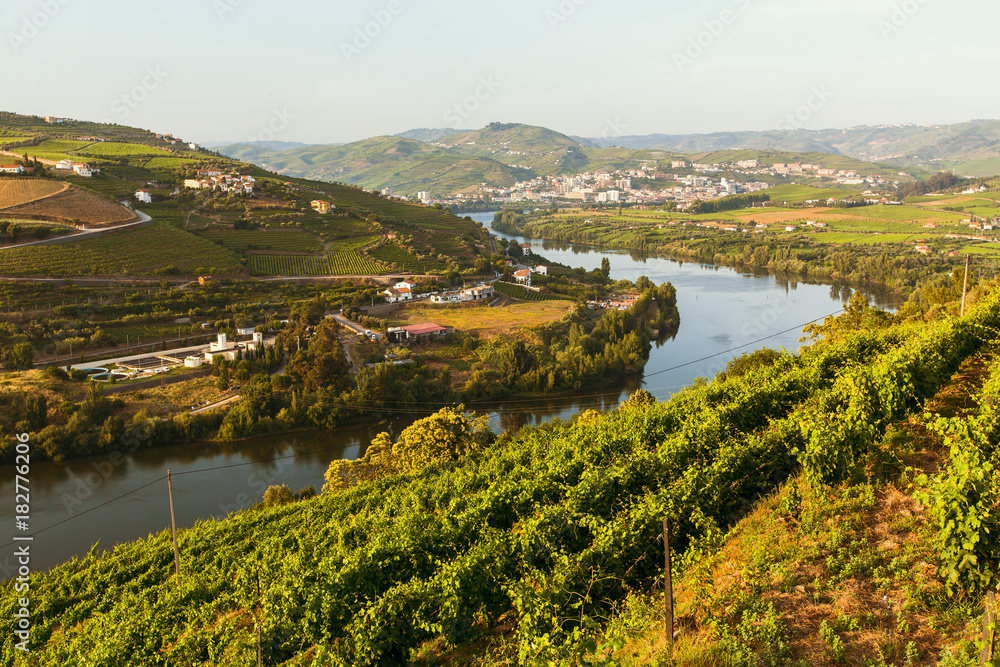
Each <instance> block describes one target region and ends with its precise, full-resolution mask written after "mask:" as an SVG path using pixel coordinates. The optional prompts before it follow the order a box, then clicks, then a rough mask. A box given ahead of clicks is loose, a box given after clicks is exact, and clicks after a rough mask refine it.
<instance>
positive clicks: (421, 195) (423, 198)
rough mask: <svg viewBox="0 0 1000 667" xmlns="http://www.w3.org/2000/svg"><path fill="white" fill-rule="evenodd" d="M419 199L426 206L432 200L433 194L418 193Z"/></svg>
mask: <svg viewBox="0 0 1000 667" xmlns="http://www.w3.org/2000/svg"><path fill="white" fill-rule="evenodd" d="M417 199H419V200H420V201H422V202H423V203H425V204H426V203H427V202H429V201H430V200H431V193H429V192H426V191H421V192H418V193H417Z"/></svg>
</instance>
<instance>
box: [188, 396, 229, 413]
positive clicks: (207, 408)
mask: <svg viewBox="0 0 1000 667" xmlns="http://www.w3.org/2000/svg"><path fill="white" fill-rule="evenodd" d="M238 400H240V394H239V392H237V393H236V394H235V395H234V396H229V397H227V398H224V399H222V400H221V401H216V402H215V403H212V404H210V405H206V406H205V407H203V408H197V409H196V410H192V411H191V414H193V415H199V414H201V413H202V412H209V411H210V410H218V409H219V408H223V407H225V406H227V405H229V404H230V403H235V402H236V401H238Z"/></svg>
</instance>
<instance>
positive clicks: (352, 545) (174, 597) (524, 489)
mask: <svg viewBox="0 0 1000 667" xmlns="http://www.w3.org/2000/svg"><path fill="white" fill-rule="evenodd" d="M998 325H1000V295H998V294H994V295H992V296H989V297H988V298H986V299H984V300H982V301H980V303H979V304H977V305H976V306H975V307H974V308H973V309H972V310H971V313H970V314H969V315H968V316H967V317H965V318H963V319H961V320H958V319H954V318H945V319H941V320H938V321H936V322H933V323H924V322H917V323H913V324H901V325H895V326H890V327H887V328H880V329H875V330H870V331H865V330H861V331H854V332H852V333H851V334H850V335H847V336H845V337H843V338H842V339H840V340H839V341H836V342H827V343H820V344H816V345H814V346H813V347H812V348H808V349H806V350H804V351H803V352H802V353H801V354H800V355H798V356H794V355H789V354H783V355H779V356H778V357H777V358H776V359H775V360H773V361H772V362H770V363H769V364H765V365H762V366H758V367H753V368H750V369H745V370H744V371H743V372H742V373H739V374H733V375H732V376H728V377H726V378H720V379H717V380H716V381H714V382H712V383H709V384H702V385H698V386H695V387H692V388H689V389H687V390H685V391H683V392H681V393H680V394H678V395H676V396H675V397H674V398H673V399H671V400H670V401H668V402H666V403H659V404H649V403H646V402H643V401H636V402H629V403H626V404H625V405H623V406H622V407H621V408H620V409H618V410H617V411H615V412H612V413H607V414H603V415H602V414H596V413H588V414H587V415H585V416H584V418H582V419H580V420H579V421H578V422H577V423H575V424H561V425H559V424H557V425H552V426H550V427H546V428H541V429H525V430H523V431H522V432H520V433H519V434H518V435H516V436H506V437H504V439H503V440H502V441H501V442H499V443H497V444H495V445H493V446H487V447H486V448H485V449H483V450H482V451H478V452H475V453H471V454H466V455H464V456H462V457H460V458H459V459H458V460H456V461H454V462H449V463H439V464H432V466H431V467H430V468H429V469H427V470H424V471H422V472H411V473H404V474H401V475H399V476H394V477H388V478H385V479H381V480H378V481H362V482H361V483H360V484H358V485H356V486H354V487H353V488H349V489H347V490H341V491H337V492H335V493H327V494H325V495H324V496H323V497H320V498H317V499H313V500H309V501H304V502H300V503H296V504H293V505H288V506H283V507H279V508H273V509H266V508H259V509H255V510H252V511H247V512H243V513H239V514H236V515H233V516H231V517H230V518H228V519H226V520H224V521H206V522H202V523H199V524H198V525H197V526H195V527H194V528H192V529H190V530H186V531H183V532H182V533H181V535H180V552H181V562H182V563H183V568H184V580H183V584H182V586H181V588H180V589H179V590H178V589H177V588H176V584H175V579H174V577H173V565H172V548H171V541H170V536H169V533H168V532H162V533H160V534H158V535H155V536H151V537H150V538H148V539H146V540H142V541H138V542H134V543H131V544H124V545H120V546H118V547H117V548H116V549H115V551H114V554H113V555H110V556H107V557H103V558H100V557H98V556H96V555H90V556H88V557H86V558H84V559H82V560H74V561H72V562H70V563H66V564H64V565H62V566H60V567H58V568H56V569H54V570H53V571H51V572H49V573H45V574H39V575H36V577H34V578H33V580H32V593H33V603H34V604H35V605H36V606H35V608H36V615H35V617H34V618H35V626H34V628H33V632H34V634H33V640H34V642H35V644H34V646H35V647H36V649H35V653H34V656H33V657H34V659H35V660H36V662H35V664H38V665H53V666H54V665H64V664H72V663H73V661H74V660H75V658H74V656H77V655H86V656H88V658H89V659H90V660H91V661H93V662H94V663H95V664H118V665H140V664H141V665H164V666H166V665H175V664H205V663H206V662H208V663H211V664H248V663H250V662H251V661H252V660H253V659H255V650H256V644H255V629H256V628H258V627H259V628H260V630H261V634H262V645H263V647H264V648H263V655H264V660H265V664H282V663H284V662H286V661H289V660H292V659H294V658H296V656H298V657H299V658H298V660H297V661H296V662H295V663H294V664H322V665H352V666H355V665H356V666H364V665H387V664H406V663H407V661H408V660H410V658H411V656H412V655H414V653H415V652H417V651H419V650H420V649H421V648H422V647H424V646H426V645H428V643H430V642H435V641H436V642H440V643H442V644H443V645H444V646H452V645H459V646H461V645H462V644H463V642H467V641H469V640H470V639H473V638H475V637H476V636H477V635H479V634H481V633H485V634H486V635H488V636H494V637H496V638H497V639H496V641H497V642H498V643H497V644H495V645H494V646H495V648H496V650H498V651H500V652H501V654H502V655H503V656H505V657H506V658H507V659H509V661H510V662H511V663H516V664H530V665H535V664H566V665H569V664H581V663H582V664H594V662H593V660H594V658H595V657H596V656H597V655H601V654H602V653H604V654H605V655H606V652H607V651H613V650H615V648H614V647H608V646H601V645H600V643H599V642H600V641H601V638H602V636H603V632H604V628H605V626H606V624H607V622H608V620H607V619H609V618H611V617H614V616H615V614H616V610H617V611H620V610H622V609H623V607H622V606H621V605H622V604H623V603H624V602H625V601H626V600H628V599H631V597H632V596H633V595H641V594H642V592H643V591H647V590H650V589H652V588H654V587H655V582H656V580H657V577H658V576H661V574H662V567H663V560H662V545H659V544H658V542H657V538H658V536H659V535H661V534H662V530H663V519H664V518H665V517H666V518H669V519H670V521H671V526H672V529H671V546H672V548H673V550H674V552H675V555H676V561H675V569H677V570H678V571H682V570H683V569H684V568H686V567H689V566H690V565H691V564H693V563H697V562H698V558H699V554H702V553H709V552H711V550H712V549H714V548H716V547H713V546H712V545H717V544H718V543H719V539H720V536H721V535H722V534H723V533H724V531H725V530H726V527H727V526H729V525H731V524H732V523H733V521H734V520H736V519H738V518H739V517H740V516H743V515H744V514H746V512H747V511H748V510H749V509H750V508H751V507H752V505H753V503H754V502H755V501H757V500H758V499H760V498H762V497H764V496H767V495H768V494H770V493H772V492H773V491H774V490H775V489H776V488H778V487H780V486H781V485H782V484H783V482H784V480H786V479H788V478H789V476H790V475H793V474H797V472H799V471H803V470H804V472H805V475H806V477H808V478H809V479H811V480H812V483H813V484H815V485H816V487H815V488H824V486H825V485H827V484H839V483H841V482H842V481H843V480H847V479H851V478H852V477H853V476H856V475H857V474H858V473H859V471H860V470H861V469H862V468H863V466H865V465H867V464H868V463H869V462H871V461H879V460H883V459H886V460H890V459H891V458H892V455H893V453H892V451H891V450H886V449H883V448H884V447H886V446H887V445H886V443H890V442H892V441H891V439H888V440H887V434H888V432H889V431H890V429H891V426H892V424H894V423H896V422H897V421H898V420H900V419H905V418H907V417H908V416H909V415H919V414H921V409H922V406H923V404H924V401H925V400H926V399H927V398H928V397H930V396H932V395H933V394H934V393H935V392H936V391H937V390H938V389H939V388H941V387H942V386H943V385H944V384H945V383H947V382H949V381H950V379H951V376H952V374H953V373H954V372H955V371H956V369H957V368H958V366H959V365H960V364H961V363H962V362H963V361H964V360H966V359H968V358H970V357H971V356H972V355H975V354H976V353H977V352H978V351H980V350H982V349H983V348H984V347H985V346H986V345H988V344H989V343H991V342H993V341H994V340H995V339H996V337H997V327H998ZM996 376H997V371H996V369H994V372H993V379H992V380H991V381H990V383H989V384H988V385H987V387H986V388H985V389H984V392H985V393H986V394H988V397H993V396H995V395H996V394H997V392H998V385H1000V381H998V380H997V377H996ZM982 404H983V406H984V407H983V408H982V412H981V414H980V416H979V417H977V419H976V421H975V422H974V424H973V425H972V426H971V427H970V426H968V425H965V424H964V423H959V424H943V425H942V426H941V428H942V429H943V430H945V431H946V432H948V433H950V434H952V437H953V438H954V439H955V440H954V441H955V446H954V447H953V461H952V464H951V465H950V466H948V467H946V468H945V469H943V470H942V472H941V475H940V480H939V481H938V482H937V484H939V485H941V486H940V487H939V488H938V490H939V491H941V493H937V494H935V497H940V498H943V500H941V501H940V506H935V507H934V509H933V511H934V512H935V514H936V515H937V516H940V518H941V519H940V520H941V525H942V527H943V529H942V532H941V535H940V538H939V540H940V544H941V545H942V553H943V559H944V561H945V562H946V563H947V562H952V561H954V562H956V563H958V564H959V573H958V574H957V575H955V577H954V585H956V586H962V585H968V584H967V583H966V582H975V581H979V582H981V583H982V585H983V586H986V585H992V583H993V581H994V580H993V577H994V576H995V574H994V573H993V571H992V570H991V569H990V565H989V563H987V562H983V561H976V560H975V559H969V558H962V555H963V554H961V553H958V552H954V553H953V551H954V550H955V549H969V548H972V549H975V548H982V549H984V550H988V549H993V548H994V547H993V545H992V543H991V542H990V541H989V540H995V539H996V538H995V537H994V536H995V535H996V534H997V533H996V531H995V530H993V529H992V527H993V526H995V525H996V521H997V518H998V510H997V506H996V502H995V500H996V497H995V495H989V493H992V494H995V486H994V485H990V484H988V483H986V482H985V480H986V479H987V478H986V477H984V475H985V474H986V473H988V471H990V470H991V468H990V467H988V466H989V465H990V464H989V463H988V462H987V461H986V459H987V457H992V453H993V451H995V448H996V444H997V427H996V424H997V419H996V417H997V412H996V411H997V408H996V407H995V406H996V403H995V402H991V401H986V400H985V399H983V400H982ZM969 443H973V444H974V445H975V447H972V448H971V451H967V449H968V445H969ZM963 456H964V457H966V459H967V460H965V461H963V460H961V458H960V457H963ZM859 488H860V487H859ZM987 489H988V491H989V493H986V490H987ZM859 493H861V491H859ZM984 494H986V495H984ZM969 508H974V509H975V511H976V512H978V514H977V515H976V517H975V520H972V519H969V520H968V521H966V518H967V517H969V516H970V515H969ZM955 513H957V514H958V516H959V517H960V519H961V520H962V522H963V523H961V525H960V526H959V527H958V528H957V529H956V528H955V525H956V524H955V522H954V521H951V520H949V517H951V516H952V514H955ZM970 538H972V539H970ZM977 538H978V541H977ZM949 549H951V550H952V551H949ZM984 553H985V551H984ZM893 555H894V552H891V551H890V552H887V553H885V554H881V553H880V554H878V555H876V556H874V558H876V561H875V565H877V566H878V567H889V566H890V565H889V563H890V560H891V559H892V556H893ZM893 562H894V561H893ZM875 565H870V566H868V567H875ZM854 567H860V565H855V566H854ZM258 573H259V580H260V592H259V593H258V589H257V584H256V581H257V576H258ZM710 583H711V581H710V580H709V582H706V584H705V585H709V584H710ZM751 583H752V582H751ZM16 600H17V595H16V594H15V592H14V591H13V586H12V584H7V585H6V586H5V587H4V588H3V595H2V602H0V628H2V631H3V637H4V639H3V641H4V656H5V659H4V662H3V663H2V664H4V665H12V664H14V663H13V658H11V657H9V656H12V655H13V650H12V642H13V641H14V639H13V638H12V637H13V635H12V632H13V629H14V626H13V622H12V620H11V619H12V618H13V614H14V611H15V609H16V606H17V602H16ZM927 604H929V603H927ZM727 608H729V609H730V611H729V612H728V613H729V614H730V615H731V617H732V618H734V619H735V620H734V621H733V622H734V623H739V622H740V619H741V618H742V619H743V621H742V622H743V623H744V625H742V626H739V628H740V629H738V631H737V630H735V629H734V630H733V632H732V634H731V635H730V636H727V641H728V642H729V644H727V646H729V647H730V649H729V650H731V651H734V652H739V654H742V655H748V656H751V659H750V660H748V661H746V662H741V663H739V664H747V665H750V664H758V663H757V662H756V661H754V660H753V659H752V657H753V656H754V651H755V650H760V649H761V646H762V644H761V642H762V641H763V640H764V639H765V638H766V637H768V636H770V635H765V634H764V633H765V632H768V633H772V634H773V633H775V632H780V629H775V628H772V627H771V626H767V627H758V623H760V622H761V621H760V618H759V617H755V616H753V615H752V613H753V612H752V610H751V609H749V608H747V607H741V606H740V603H739V602H738V601H730V602H728V603H727ZM912 613H913V614H916V612H912ZM729 618H730V616H726V617H725V618H720V619H718V621H717V622H716V624H717V625H719V624H725V623H728V622H729V621H728V619H729ZM890 618H892V619H894V620H893V621H892V623H893V624H894V626H893V627H894V632H896V633H897V634H900V635H904V636H907V635H908V633H909V635H908V636H915V635H916V634H917V633H918V632H923V631H924V629H923V628H921V627H918V626H917V625H915V624H914V625H911V624H910V623H909V622H907V623H906V624H904V623H903V621H904V620H906V619H907V618H914V616H912V615H911V612H909V611H906V609H905V608H904V609H901V610H899V612H898V615H895V616H892V615H890ZM777 623H778V624H779V625H780V623H781V621H780V619H779V620H778V621H777ZM914 623H915V622H914ZM505 624H506V625H505ZM660 627H661V628H662V626H660ZM720 627H729V626H726V625H721V626H720ZM660 632H661V633H662V629H661V630H660ZM306 653H308V657H306V656H305V655H304V654H306ZM601 664H605V663H601ZM703 664H719V663H709V662H706V663H703ZM726 664H728V663H726ZM759 664H792V663H787V662H772V661H769V662H767V663H759ZM813 664H816V663H813ZM859 664H860V663H859ZM899 664H902V663H899ZM910 664H916V663H914V662H912V661H911V663H910ZM956 664H957V663H956ZM962 664H964V663H962Z"/></svg>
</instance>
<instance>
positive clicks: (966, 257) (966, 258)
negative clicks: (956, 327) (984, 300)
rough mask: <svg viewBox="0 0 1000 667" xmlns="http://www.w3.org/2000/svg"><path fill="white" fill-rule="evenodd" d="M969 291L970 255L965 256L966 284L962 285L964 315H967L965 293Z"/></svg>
mask: <svg viewBox="0 0 1000 667" xmlns="http://www.w3.org/2000/svg"><path fill="white" fill-rule="evenodd" d="M968 292H969V255H966V256H965V284H963V285H962V315H961V316H962V317H965V295H966V294H968Z"/></svg>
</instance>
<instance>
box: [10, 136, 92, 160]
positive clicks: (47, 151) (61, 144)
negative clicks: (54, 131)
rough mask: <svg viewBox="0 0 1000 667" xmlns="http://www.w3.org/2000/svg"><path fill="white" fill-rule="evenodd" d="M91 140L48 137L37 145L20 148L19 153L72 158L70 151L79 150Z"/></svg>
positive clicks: (55, 158) (39, 156) (59, 158)
mask: <svg viewBox="0 0 1000 667" xmlns="http://www.w3.org/2000/svg"><path fill="white" fill-rule="evenodd" d="M90 143H91V142H89V141H69V140H65V139H48V140H46V141H43V142H42V143H40V144H38V145H37V146H29V147H28V148H18V149H17V152H18V153H24V154H27V155H29V156H30V157H37V158H39V159H41V160H57V161H58V160H72V159H73V156H72V155H69V154H68V153H69V152H70V151H77V150H80V149H81V148H84V147H85V146H89V145H90Z"/></svg>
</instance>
